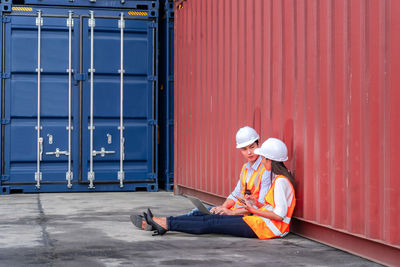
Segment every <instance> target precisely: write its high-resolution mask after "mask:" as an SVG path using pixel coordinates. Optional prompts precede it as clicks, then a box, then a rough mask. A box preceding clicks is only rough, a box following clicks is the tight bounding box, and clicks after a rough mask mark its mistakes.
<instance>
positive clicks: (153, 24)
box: [149, 22, 157, 29]
mask: <svg viewBox="0 0 400 267" xmlns="http://www.w3.org/2000/svg"><path fill="white" fill-rule="evenodd" d="M149 28H152V29H153V28H154V29H157V23H155V22H149Z"/></svg>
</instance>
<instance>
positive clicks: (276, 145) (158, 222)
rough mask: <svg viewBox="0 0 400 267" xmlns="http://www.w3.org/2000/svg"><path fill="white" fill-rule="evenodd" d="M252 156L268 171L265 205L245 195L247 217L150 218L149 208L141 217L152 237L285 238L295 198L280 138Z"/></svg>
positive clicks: (284, 150)
mask: <svg viewBox="0 0 400 267" xmlns="http://www.w3.org/2000/svg"><path fill="white" fill-rule="evenodd" d="M254 153H255V154H258V155H261V156H262V157H263V161H262V163H263V164H264V166H265V168H266V169H267V170H271V180H272V181H271V188H270V189H269V191H268V193H267V194H266V196H265V205H263V204H261V203H260V202H258V201H257V199H255V198H254V197H253V196H249V195H246V198H245V208H246V209H247V211H249V213H251V214H252V215H250V216H247V215H244V216H243V215H217V214H211V215H204V216H187V215H184V216H177V217H173V216H171V217H153V214H152V213H151V211H150V210H149V209H148V210H147V213H143V216H144V218H145V220H146V223H147V224H148V225H149V226H152V228H153V229H155V231H154V234H153V235H163V234H165V233H166V232H167V231H177V232H184V233H190V234H211V233H213V234H227V235H233V236H239V237H258V238H260V239H268V238H275V237H283V236H285V235H287V234H288V233H289V224H290V220H291V217H292V214H293V210H294V207H295V204H296V199H295V192H294V188H293V184H294V179H293V176H292V175H291V173H290V172H289V171H288V169H287V168H286V166H285V165H284V163H283V162H284V161H286V160H287V159H288V157H287V148H286V145H285V144H284V143H283V142H282V141H281V140H279V139H276V138H269V139H268V140H267V141H265V142H264V143H263V144H262V146H261V147H260V148H257V149H255V151H254ZM144 227H145V226H144Z"/></svg>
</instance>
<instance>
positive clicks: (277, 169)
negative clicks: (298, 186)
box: [271, 160, 295, 187]
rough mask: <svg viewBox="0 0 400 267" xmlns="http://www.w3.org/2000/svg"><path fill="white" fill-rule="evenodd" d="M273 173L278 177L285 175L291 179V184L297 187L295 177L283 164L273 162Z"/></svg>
mask: <svg viewBox="0 0 400 267" xmlns="http://www.w3.org/2000/svg"><path fill="white" fill-rule="evenodd" d="M271 173H274V174H276V175H283V176H285V177H287V178H288V179H289V181H290V183H291V184H292V185H293V187H294V185H295V182H294V177H293V175H292V173H291V172H290V171H289V170H288V169H287V168H286V166H285V164H284V163H283V162H279V161H274V160H271ZM271 179H272V176H271Z"/></svg>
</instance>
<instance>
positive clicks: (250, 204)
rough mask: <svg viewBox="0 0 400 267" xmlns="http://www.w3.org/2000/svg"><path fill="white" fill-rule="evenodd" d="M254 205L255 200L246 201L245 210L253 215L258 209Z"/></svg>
mask: <svg viewBox="0 0 400 267" xmlns="http://www.w3.org/2000/svg"><path fill="white" fill-rule="evenodd" d="M253 205H254V201H253V200H251V199H247V198H246V199H245V205H244V208H245V209H246V210H247V211H248V212H250V213H253V211H255V210H256V209H255V208H254V207H253Z"/></svg>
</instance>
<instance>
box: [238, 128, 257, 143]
mask: <svg viewBox="0 0 400 267" xmlns="http://www.w3.org/2000/svg"><path fill="white" fill-rule="evenodd" d="M258 139H260V136H258V133H257V132H256V130H254V129H253V128H251V127H249V126H244V127H243V128H240V129H239V131H238V132H237V133H236V148H242V147H245V146H248V145H251V144H252V143H254V142H255V141H257V140H258Z"/></svg>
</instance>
